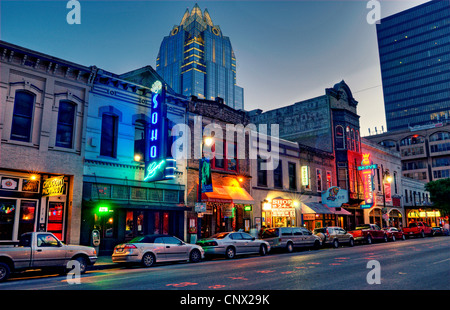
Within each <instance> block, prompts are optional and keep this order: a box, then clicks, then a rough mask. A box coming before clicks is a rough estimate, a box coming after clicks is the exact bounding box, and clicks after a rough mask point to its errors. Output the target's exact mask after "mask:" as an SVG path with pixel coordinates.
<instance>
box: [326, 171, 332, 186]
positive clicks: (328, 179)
mask: <svg viewBox="0 0 450 310" xmlns="http://www.w3.org/2000/svg"><path fill="white" fill-rule="evenodd" d="M332 181H333V180H332V176H331V171H327V189H328V188H330V187H331V186H332V183H333V182H332Z"/></svg>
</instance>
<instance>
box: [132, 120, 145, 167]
mask: <svg viewBox="0 0 450 310" xmlns="http://www.w3.org/2000/svg"><path fill="white" fill-rule="evenodd" d="M145 128H146V122H145V121H142V120H137V121H136V123H135V124H134V160H135V161H144V160H145Z"/></svg>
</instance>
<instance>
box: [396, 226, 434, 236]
mask: <svg viewBox="0 0 450 310" xmlns="http://www.w3.org/2000/svg"><path fill="white" fill-rule="evenodd" d="M403 233H404V234H405V235H406V236H408V237H412V236H420V237H422V238H424V237H425V235H429V236H431V235H433V230H432V229H431V227H430V226H428V225H427V223H424V222H412V223H409V225H408V227H405V228H403Z"/></svg>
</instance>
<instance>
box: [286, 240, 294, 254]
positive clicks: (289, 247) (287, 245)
mask: <svg viewBox="0 0 450 310" xmlns="http://www.w3.org/2000/svg"><path fill="white" fill-rule="evenodd" d="M286 251H288V253H292V252H294V245H293V244H292V242H288V243H287V244H286Z"/></svg>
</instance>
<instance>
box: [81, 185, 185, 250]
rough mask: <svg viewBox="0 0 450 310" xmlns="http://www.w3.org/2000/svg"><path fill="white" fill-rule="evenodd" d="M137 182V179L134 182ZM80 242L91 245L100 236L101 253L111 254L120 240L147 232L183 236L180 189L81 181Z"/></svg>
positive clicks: (183, 218)
mask: <svg viewBox="0 0 450 310" xmlns="http://www.w3.org/2000/svg"><path fill="white" fill-rule="evenodd" d="M136 185H137V182H136ZM84 189H85V190H84V191H83V212H82V225H81V242H82V244H85V245H92V232H93V231H94V230H97V231H98V232H99V236H100V246H99V253H100V255H110V254H111V253H112V251H113V249H114V246H116V245H117V244H119V243H122V242H127V241H129V240H131V239H133V238H134V237H137V236H142V235H148V234H170V235H174V236H177V237H179V238H180V239H184V221H185V217H184V212H185V211H187V210H188V208H187V207H186V206H185V205H184V204H183V203H182V202H183V195H184V193H183V190H176V189H173V188H169V187H167V188H149V187H138V186H125V185H119V184H106V183H100V184H96V183H88V182H86V183H85V184H84Z"/></svg>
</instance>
